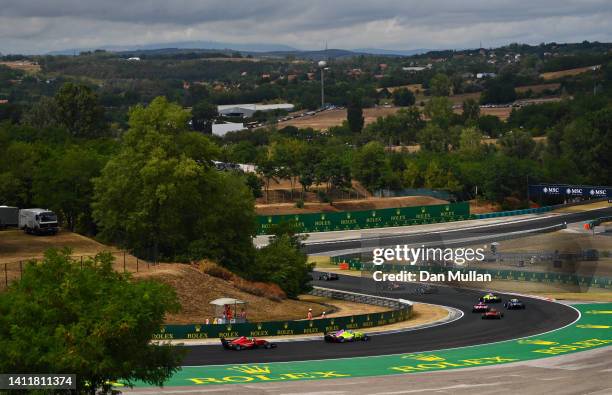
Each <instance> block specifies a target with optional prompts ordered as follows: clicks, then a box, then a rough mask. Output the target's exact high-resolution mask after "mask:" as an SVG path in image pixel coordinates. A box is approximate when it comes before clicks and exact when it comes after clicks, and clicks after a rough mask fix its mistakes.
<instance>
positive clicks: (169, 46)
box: [47, 41, 428, 60]
mask: <svg viewBox="0 0 612 395" xmlns="http://www.w3.org/2000/svg"><path fill="white" fill-rule="evenodd" d="M97 49H103V50H106V51H110V52H119V53H151V54H155V53H157V54H162V53H163V54H171V53H174V52H177V53H178V52H185V51H186V50H192V51H196V52H212V51H216V52H223V53H231V52H240V53H242V54H245V55H249V54H250V55H253V56H260V57H261V56H264V57H276V58H284V57H287V56H294V57H296V58H301V59H310V60H323V59H337V58H344V57H353V56H361V55H380V56H411V55H416V54H422V53H425V52H427V51H428V50H427V49H413V50H392V49H377V48H364V49H355V50H347V49H325V50H299V49H296V48H293V47H290V46H288V45H282V44H266V43H252V44H245V43H242V44H241V43H227V42H217V41H178V42H170V43H154V44H146V45H102V46H99V47H89V48H70V49H63V50H59V51H51V52H48V53H47V54H48V55H74V54H79V53H81V52H87V51H95V50H97Z"/></svg>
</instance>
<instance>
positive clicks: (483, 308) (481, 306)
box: [472, 302, 490, 313]
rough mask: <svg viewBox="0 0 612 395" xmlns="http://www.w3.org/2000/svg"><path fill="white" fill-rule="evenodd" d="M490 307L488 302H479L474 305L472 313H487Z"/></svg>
mask: <svg viewBox="0 0 612 395" xmlns="http://www.w3.org/2000/svg"><path fill="white" fill-rule="evenodd" d="M489 309H490V307H489V305H488V304H486V303H484V302H478V304H475V305H474V306H472V313H486V312H487V311H489Z"/></svg>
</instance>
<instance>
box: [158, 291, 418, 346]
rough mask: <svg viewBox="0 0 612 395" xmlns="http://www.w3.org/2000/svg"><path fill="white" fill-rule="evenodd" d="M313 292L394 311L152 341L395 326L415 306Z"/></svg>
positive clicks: (207, 329) (171, 328)
mask: <svg viewBox="0 0 612 395" xmlns="http://www.w3.org/2000/svg"><path fill="white" fill-rule="evenodd" d="M313 292H315V293H314V294H315V295H316V294H319V295H321V296H329V297H338V298H340V299H343V300H352V301H355V302H357V301H360V303H368V304H379V305H380V306H389V307H391V308H392V310H391V311H384V312H381V313H371V314H360V315H352V316H345V317H334V318H322V319H316V320H300V321H268V322H253V323H251V322H247V323H241V324H231V323H230V324H208V325H207V324H188V325H163V326H162V327H161V328H160V330H159V332H158V333H156V334H154V335H153V340H173V339H214V338H220V337H226V338H233V337H238V336H249V337H262V336H286V335H306V334H318V333H326V332H330V331H337V330H340V329H362V328H372V327H375V326H382V325H389V324H394V323H396V322H400V321H406V320H408V319H410V317H411V315H412V304H411V303H409V302H407V301H399V300H395V299H389V298H382V297H378V296H371V295H362V294H356V293H353V294H351V293H350V292H342V291H335V290H329V289H325V288H319V287H315V288H314V290H313ZM376 299H378V300H376ZM304 316H306V312H304Z"/></svg>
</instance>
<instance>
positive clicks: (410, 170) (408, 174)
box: [402, 160, 423, 188]
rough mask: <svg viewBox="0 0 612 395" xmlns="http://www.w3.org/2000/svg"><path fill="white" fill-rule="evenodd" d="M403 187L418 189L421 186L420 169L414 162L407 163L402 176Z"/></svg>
mask: <svg viewBox="0 0 612 395" xmlns="http://www.w3.org/2000/svg"><path fill="white" fill-rule="evenodd" d="M402 178H403V185H405V186H406V187H408V188H419V187H421V186H422V185H423V179H422V177H421V169H419V165H417V164H416V162H415V161H412V160H411V161H408V163H407V164H406V168H405V169H404V171H403V174H402Z"/></svg>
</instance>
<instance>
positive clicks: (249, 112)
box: [217, 103, 295, 118]
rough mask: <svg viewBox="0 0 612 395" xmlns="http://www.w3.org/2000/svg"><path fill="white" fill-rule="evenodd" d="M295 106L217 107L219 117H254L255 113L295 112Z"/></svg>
mask: <svg viewBox="0 0 612 395" xmlns="http://www.w3.org/2000/svg"><path fill="white" fill-rule="evenodd" d="M294 108H295V106H294V105H293V104H290V103H279V104H227V105H222V106H217V111H218V112H219V115H223V116H227V117H242V118H248V117H252V116H253V114H254V113H255V111H274V110H285V111H293V109H294Z"/></svg>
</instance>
